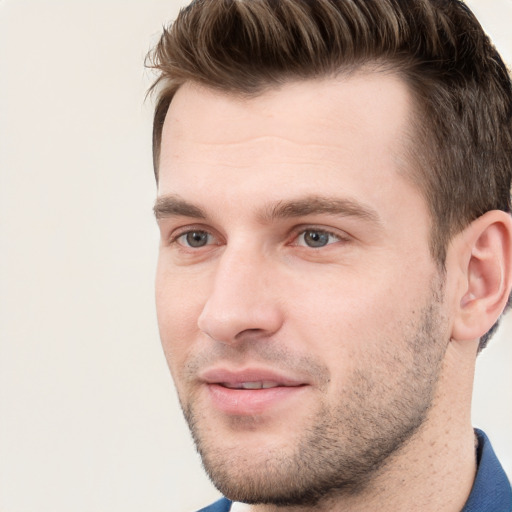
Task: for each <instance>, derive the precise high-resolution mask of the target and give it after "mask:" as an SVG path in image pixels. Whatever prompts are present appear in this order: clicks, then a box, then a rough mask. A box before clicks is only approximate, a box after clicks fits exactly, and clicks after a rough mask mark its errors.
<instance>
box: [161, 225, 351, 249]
mask: <svg viewBox="0 0 512 512" xmlns="http://www.w3.org/2000/svg"><path fill="white" fill-rule="evenodd" d="M308 231H309V232H312V233H315V232H316V233H319V234H321V235H324V236H327V237H329V238H335V239H336V242H347V241H348V240H349V238H348V236H343V235H342V234H340V233H335V232H333V231H329V230H327V229H324V228H320V227H316V226H299V227H298V228H296V229H295V230H294V231H293V237H292V243H289V244H287V245H293V246H296V247H305V248H309V249H322V248H324V247H327V246H329V245H332V244H333V243H336V242H330V243H329V242H328V243H326V244H325V245H320V246H318V247H313V246H310V245H307V244H306V243H298V240H299V238H300V237H304V236H305V235H306V233H307V232H308ZM192 233H204V234H206V235H207V236H209V237H213V238H214V239H215V235H213V234H212V233H211V232H210V231H209V230H208V229H206V228H204V227H202V226H198V227H197V228H194V227H187V228H184V229H183V230H180V231H179V232H178V233H176V234H174V235H173V236H172V237H171V238H170V240H169V245H176V244H177V245H180V246H181V248H182V249H183V250H192V251H195V250H198V249H202V248H204V247H207V246H211V245H220V244H218V243H217V244H212V243H208V242H207V243H206V244H205V245H202V246H199V247H192V246H190V245H187V244H185V243H180V242H179V240H180V238H182V237H184V236H186V235H190V234H192Z"/></svg>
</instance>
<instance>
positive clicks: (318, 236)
mask: <svg viewBox="0 0 512 512" xmlns="http://www.w3.org/2000/svg"><path fill="white" fill-rule="evenodd" d="M304 240H305V242H306V244H307V245H309V246H310V247H323V246H324V245H327V243H328V242H329V235H328V234H327V233H322V232H321V231H306V233H304Z"/></svg>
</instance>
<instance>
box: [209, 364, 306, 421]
mask: <svg viewBox="0 0 512 512" xmlns="http://www.w3.org/2000/svg"><path fill="white" fill-rule="evenodd" d="M201 380H202V381H203V384H205V385H206V389H207V390H208V397H209V405H211V406H213V408H214V409H216V410H218V411H220V412H222V413H224V414H228V415H236V416H246V415H251V416H255V415H261V414H269V413H271V412H272V411H277V410H283V409H284V408H286V407H291V406H292V404H294V403H295V400H296V399H297V398H298V396H300V395H301V394H302V392H303V391H304V390H305V389H306V388H307V387H308V386H309V384H308V383H307V382H305V381H302V380H299V379H296V378H292V377H288V376H285V375H280V374H278V373H276V372H274V371H268V370H258V369H247V370H243V371H229V370H223V369H210V370H208V371H206V372H204V373H203V374H202V375H201Z"/></svg>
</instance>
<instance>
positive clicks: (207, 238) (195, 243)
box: [176, 230, 214, 249]
mask: <svg viewBox="0 0 512 512" xmlns="http://www.w3.org/2000/svg"><path fill="white" fill-rule="evenodd" d="M176 241H177V242H178V243H180V244H181V245H184V246H185V247H190V248H192V249H199V248H201V247H204V246H206V245H209V244H211V243H213V241H214V238H213V236H212V235H211V234H210V233H208V232H207V231H201V230H193V231H187V232H186V233H183V234H181V235H180V236H178V237H177V238H176Z"/></svg>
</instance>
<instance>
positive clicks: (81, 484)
mask: <svg viewBox="0 0 512 512" xmlns="http://www.w3.org/2000/svg"><path fill="white" fill-rule="evenodd" d="M469 4H470V5H472V6H474V7H475V9H476V11H477V13H478V14H479V15H480V18H481V20H482V22H483V24H484V26H485V27H486V29H487V30H488V32H489V33H490V34H491V36H492V37H493V39H494V40H495V42H496V43H497V45H498V47H499V48H500V49H501V52H502V54H503V56H504V57H505V59H506V60H507V61H508V62H509V63H511V62H512V35H511V30H510V27H511V24H512V0H491V1H489V0H480V1H477V0H474V1H472V2H469ZM177 8H178V2H174V1H172V0H168V1H162V0H138V1H135V0H110V1H107V0H105V1H100V0H88V1H85V0H80V1H78V0H77V1H74V0H67V1H65V0H61V1H57V0H47V1H44V2H42V1H38V0H3V1H2V0H0V244H1V246H0V287H1V288H0V512H25V511H26V512H50V511H51V512H64V511H73V512H95V511H98V512H100V511H101V512H121V511H123V512H131V511H141V512H142V511H145V512H147V511H152V512H158V511H168V512H180V511H186V510H193V509H194V508H199V506H201V505H204V504H206V503H207V502H209V501H211V500H213V498H214V497H215V496H216V495H217V493H216V491H215V490H214V489H213V488H212V487H211V486H210V484H209V483H208V481H207V479H206V477H205V476H204V475H203V473H202V470H201V467H200V463H199V460H198V457H197V456H196V454H195V452H194V449H193V447H192V443H191V441H190V439H189V436H188V431H187V429H186V427H185V425H184V422H183V420H182V417H181V413H180V411H179V408H178V406H177V402H176V398H175V396H174V390H173V386H172V383H171V379H170V377H169V375H168V371H167V367H166V364H165V361H164V356H163V353H162V351H161V348H160V344H159V339H158V333H157V328H156V318H155V313H154V304H153V279H154V271H155V259H156V252H157V240H158V237H157V232H156V226H155V223H154V221H153V218H152V213H151V207H152V204H153V200H154V195H155V185H154V181H153V177H152V168H151V154H150V143H151V102H150V101H147V102H146V103H145V102H144V95H145V91H146V88H147V87H148V85H149V83H150V79H151V77H150V75H149V73H148V72H146V71H144V68H143V60H144V56H145V54H146V52H147V50H148V49H149V48H150V47H151V46H152V45H153V44H154V43H155V42H156V40H157V38H158V35H159V33H160V29H161V26H162V24H163V23H165V22H166V21H168V20H170V19H172V18H173V17H174V16H175V13H176V12H177ZM511 334H512V320H511V319H510V318H509V319H508V320H507V321H506V322H505V323H504V325H503V327H502V329H501V332H500V333H499V336H497V337H496V338H495V339H494V340H493V341H492V343H491V346H490V347H489V348H488V349H487V350H486V351H485V352H484V354H483V355H482V356H481V357H480V360H479V362H478V373H477V378H476V392H475V408H474V422H475V424H476V425H477V426H480V427H483V428H484V429H485V430H486V431H487V432H488V434H489V435H490V436H491V438H492V439H493V443H494V445H495V448H496V450H497V452H498V453H499V455H500V456H501V458H502V461H503V463H504V465H505V466H506V468H507V471H508V472H509V474H512V443H511V440H512V439H511V437H512V435H511V432H512V412H511V409H512V407H511V405H510V404H511V403H512V371H511V362H512V340H511V339H510V337H511Z"/></svg>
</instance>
